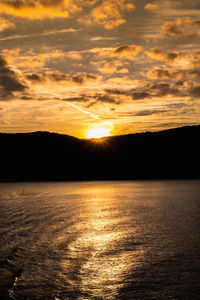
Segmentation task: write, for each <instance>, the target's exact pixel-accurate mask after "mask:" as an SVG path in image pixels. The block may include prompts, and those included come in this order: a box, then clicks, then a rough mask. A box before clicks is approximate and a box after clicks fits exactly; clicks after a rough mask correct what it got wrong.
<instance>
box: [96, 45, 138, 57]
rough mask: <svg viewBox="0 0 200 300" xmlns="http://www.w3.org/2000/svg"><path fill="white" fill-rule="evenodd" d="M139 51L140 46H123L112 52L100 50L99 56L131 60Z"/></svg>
mask: <svg viewBox="0 0 200 300" xmlns="http://www.w3.org/2000/svg"><path fill="white" fill-rule="evenodd" d="M141 50H142V47H141V46H137V45H123V46H120V47H118V48H116V49H112V50H101V51H99V55H100V56H108V57H118V58H119V57H120V58H128V59H133V58H134V57H135V56H136V55H137V54H138V53H139V52H140V51H141Z"/></svg>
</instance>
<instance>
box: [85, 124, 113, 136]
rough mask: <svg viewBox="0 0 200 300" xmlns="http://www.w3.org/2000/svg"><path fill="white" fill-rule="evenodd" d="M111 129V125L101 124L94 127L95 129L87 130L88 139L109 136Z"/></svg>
mask: <svg viewBox="0 0 200 300" xmlns="http://www.w3.org/2000/svg"><path fill="white" fill-rule="evenodd" d="M112 129H113V125H112V124H110V123H102V124H99V125H96V126H95V127H93V128H91V129H89V131H88V133H87V138H88V139H93V138H101V137H106V136H110V135H111V130H112Z"/></svg>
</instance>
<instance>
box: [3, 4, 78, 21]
mask: <svg viewBox="0 0 200 300" xmlns="http://www.w3.org/2000/svg"><path fill="white" fill-rule="evenodd" d="M80 9H81V8H80V7H79V6H77V5H76V3H75V2H74V1H73V0H0V13H5V14H9V15H14V16H19V17H24V18H29V19H40V18H45V17H48V18H56V17H67V16H68V15H69V12H70V13H72V12H76V11H79V10H80Z"/></svg>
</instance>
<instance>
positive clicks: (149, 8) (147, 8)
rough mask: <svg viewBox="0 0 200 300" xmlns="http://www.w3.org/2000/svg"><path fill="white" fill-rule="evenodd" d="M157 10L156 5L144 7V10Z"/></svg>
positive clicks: (151, 4)
mask: <svg viewBox="0 0 200 300" xmlns="http://www.w3.org/2000/svg"><path fill="white" fill-rule="evenodd" d="M157 8H158V5H157V4H155V3H147V4H146V5H145V7H144V9H146V10H155V9H157Z"/></svg>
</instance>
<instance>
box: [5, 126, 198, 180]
mask: <svg viewBox="0 0 200 300" xmlns="http://www.w3.org/2000/svg"><path fill="white" fill-rule="evenodd" d="M199 138H200V126H188V127H181V128H176V129H170V130H165V131H160V132H146V133H138V134H129V135H124V136H113V137H107V138H102V139H101V141H99V140H95V139H92V140H86V139H78V138H75V137H72V136H67V135H61V134H56V133H49V132H33V133H18V134H8V133H0V145H1V148H0V157H1V168H0V181H4V182H5V181H54V180H55V181H58V180H63V181H64V180H118V179H119V180H123V179H126V180H128V179H169V178H171V179H178V178H180V179H183V178H200V146H199Z"/></svg>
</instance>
